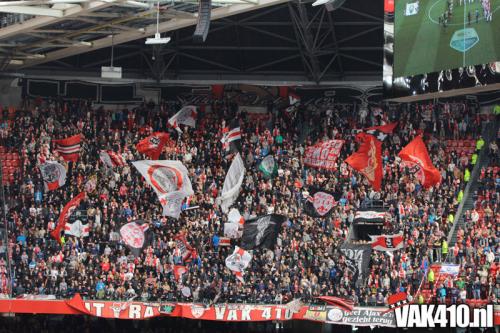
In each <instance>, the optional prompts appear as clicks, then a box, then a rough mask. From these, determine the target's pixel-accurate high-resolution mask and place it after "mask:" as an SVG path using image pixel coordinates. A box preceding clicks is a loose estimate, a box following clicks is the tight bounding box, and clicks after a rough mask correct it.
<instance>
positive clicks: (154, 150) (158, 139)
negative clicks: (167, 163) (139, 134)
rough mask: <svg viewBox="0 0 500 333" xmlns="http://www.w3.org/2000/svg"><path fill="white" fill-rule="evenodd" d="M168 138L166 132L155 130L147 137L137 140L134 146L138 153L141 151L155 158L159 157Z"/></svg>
mask: <svg viewBox="0 0 500 333" xmlns="http://www.w3.org/2000/svg"><path fill="white" fill-rule="evenodd" d="M169 140H170V136H169V135H168V133H164V132H155V133H153V134H151V135H150V136H148V137H147V138H144V139H142V140H141V141H139V143H138V144H137V145H136V146H135V147H136V149H137V151H138V152H139V153H142V154H144V155H146V156H148V157H149V158H151V159H153V160H157V159H158V158H159V157H160V154H161V152H162V150H163V147H165V145H166V144H167V142H168V141H169Z"/></svg>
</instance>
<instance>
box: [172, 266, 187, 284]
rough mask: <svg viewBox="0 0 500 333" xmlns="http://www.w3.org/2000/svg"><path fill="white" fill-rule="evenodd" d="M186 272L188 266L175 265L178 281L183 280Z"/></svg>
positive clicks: (175, 274)
mask: <svg viewBox="0 0 500 333" xmlns="http://www.w3.org/2000/svg"><path fill="white" fill-rule="evenodd" d="M186 272H187V269H186V266H182V265H174V277H175V279H176V280H177V281H179V280H180V279H181V278H182V274H184V273H186Z"/></svg>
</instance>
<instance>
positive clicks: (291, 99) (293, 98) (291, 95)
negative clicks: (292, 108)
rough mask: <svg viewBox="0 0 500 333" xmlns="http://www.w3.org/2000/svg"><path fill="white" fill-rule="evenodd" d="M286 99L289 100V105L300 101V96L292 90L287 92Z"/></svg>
mask: <svg viewBox="0 0 500 333" xmlns="http://www.w3.org/2000/svg"><path fill="white" fill-rule="evenodd" d="M288 100H289V102H290V105H295V104H297V103H300V96H299V95H297V94H295V93H293V92H290V93H289V94H288Z"/></svg>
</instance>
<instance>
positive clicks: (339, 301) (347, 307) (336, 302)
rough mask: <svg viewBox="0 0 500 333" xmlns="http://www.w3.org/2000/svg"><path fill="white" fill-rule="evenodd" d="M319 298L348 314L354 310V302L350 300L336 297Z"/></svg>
mask: <svg viewBox="0 0 500 333" xmlns="http://www.w3.org/2000/svg"><path fill="white" fill-rule="evenodd" d="M317 298H318V299H320V300H322V301H324V302H326V303H327V304H330V305H333V306H337V307H339V308H341V309H342V310H344V311H347V312H351V311H352V310H353V308H354V301H353V300H350V299H345V298H340V297H335V296H319V297H317Z"/></svg>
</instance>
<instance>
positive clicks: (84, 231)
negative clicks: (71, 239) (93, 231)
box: [64, 220, 90, 238]
mask: <svg viewBox="0 0 500 333" xmlns="http://www.w3.org/2000/svg"><path fill="white" fill-rule="evenodd" d="M89 231H90V228H89V225H88V224H83V223H82V221H80V220H76V221H75V222H73V223H71V224H70V223H66V225H65V226H64V233H65V234H66V235H70V236H75V237H77V238H79V237H88V236H89Z"/></svg>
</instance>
